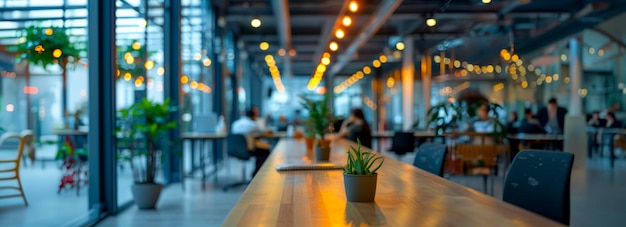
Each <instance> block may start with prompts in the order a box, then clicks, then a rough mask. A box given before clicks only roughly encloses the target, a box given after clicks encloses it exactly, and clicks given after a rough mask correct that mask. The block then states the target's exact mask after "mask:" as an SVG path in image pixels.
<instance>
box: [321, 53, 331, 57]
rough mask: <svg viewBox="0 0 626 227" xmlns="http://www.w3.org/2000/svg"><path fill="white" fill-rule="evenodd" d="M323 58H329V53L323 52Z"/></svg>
mask: <svg viewBox="0 0 626 227" xmlns="http://www.w3.org/2000/svg"><path fill="white" fill-rule="evenodd" d="M322 57H323V58H330V53H328V52H324V54H322Z"/></svg>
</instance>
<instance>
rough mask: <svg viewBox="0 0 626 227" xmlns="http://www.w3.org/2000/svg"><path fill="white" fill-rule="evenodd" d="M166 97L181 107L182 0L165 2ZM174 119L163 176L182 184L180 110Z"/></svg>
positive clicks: (175, 112) (171, 102)
mask: <svg viewBox="0 0 626 227" xmlns="http://www.w3.org/2000/svg"><path fill="white" fill-rule="evenodd" d="M165 9H166V11H165V26H164V34H165V51H164V52H165V66H166V67H165V97H166V98H169V99H170V104H171V105H172V106H176V107H180V105H181V104H182V103H183V102H182V95H180V92H181V89H180V86H181V84H180V82H178V81H179V78H180V75H181V74H182V71H181V70H182V67H181V62H182V61H181V42H180V39H181V35H180V33H181V11H182V10H181V1H180V0H166V1H165ZM170 117H171V118H172V119H177V120H178V126H177V127H176V128H175V129H172V130H171V131H170V135H169V136H170V141H173V142H172V143H171V144H169V146H168V147H169V148H170V149H171V151H173V152H168V154H167V155H166V156H165V157H164V158H165V163H164V165H163V176H164V178H165V180H166V181H167V182H169V183H173V182H180V180H181V178H182V174H183V171H182V166H181V161H180V157H179V156H178V155H176V153H177V152H178V151H182V144H181V143H178V142H177V141H180V128H181V124H182V121H180V119H181V117H180V108H177V110H176V111H174V112H173V113H171V116H170Z"/></svg>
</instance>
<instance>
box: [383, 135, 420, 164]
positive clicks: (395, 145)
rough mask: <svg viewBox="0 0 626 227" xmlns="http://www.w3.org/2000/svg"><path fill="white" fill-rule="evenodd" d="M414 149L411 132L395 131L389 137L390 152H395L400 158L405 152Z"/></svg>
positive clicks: (413, 138)
mask: <svg viewBox="0 0 626 227" xmlns="http://www.w3.org/2000/svg"><path fill="white" fill-rule="evenodd" d="M414 149H415V135H414V134H413V132H395V133H394V134H393V137H392V138H391V148H389V151H390V152H393V153H395V154H396V155H397V156H398V159H401V158H402V156H404V155H405V154H406V153H409V152H413V150H414Z"/></svg>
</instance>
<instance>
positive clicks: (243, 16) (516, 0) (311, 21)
mask: <svg viewBox="0 0 626 227" xmlns="http://www.w3.org/2000/svg"><path fill="white" fill-rule="evenodd" d="M357 2H358V3H359V10H358V11H357V13H355V14H352V13H351V14H350V15H353V16H352V18H353V24H352V26H350V27H349V28H347V29H346V37H345V38H343V39H342V40H340V41H338V44H339V50H338V51H337V53H335V54H334V55H333V60H332V62H333V63H331V65H330V66H329V69H330V68H333V67H335V68H337V69H340V70H338V71H336V73H335V74H337V75H350V74H352V73H354V72H355V71H357V70H358V69H360V68H362V67H363V66H364V65H367V64H370V63H371V61H372V60H373V59H375V58H377V57H378V56H379V55H381V54H382V53H389V51H393V50H395V49H394V47H393V44H394V42H395V40H399V38H401V37H407V36H410V37H412V38H413V40H414V42H415V43H414V47H415V51H416V52H415V53H416V54H420V53H424V52H433V53H434V52H439V51H441V50H445V51H446V52H449V53H450V52H454V54H455V56H456V57H457V58H458V59H464V60H467V61H472V62H476V63H481V62H488V61H491V60H493V58H494V57H497V51H498V50H500V49H501V48H504V47H508V46H510V43H511V41H513V42H514V44H515V46H516V49H517V50H518V51H519V52H525V51H532V50H534V49H537V48H540V47H542V46H545V45H548V44H550V43H551V42H554V41H557V40H559V39H562V38H564V37H566V36H568V35H571V34H574V33H576V32H578V31H581V30H582V29H585V28H588V27H591V26H594V25H596V24H598V23H600V22H601V21H603V20H606V19H607V18H610V17H613V16H616V15H618V14H619V13H621V12H623V11H624V10H625V9H626V1H623V0H605V1H589V0H532V1H531V0H493V1H492V2H491V3H490V4H483V3H482V2H481V0H454V1H452V0H442V1H440V0H404V1H402V0H357ZM392 2H394V3H399V4H398V5H397V7H388V6H389V5H390V3H392ZM344 4H345V2H344V1H338V0H321V1H320V0H291V1H287V0H253V1H244V0H225V1H223V2H222V4H221V6H220V8H221V9H222V12H223V14H224V15H225V17H226V20H227V26H228V27H229V28H231V29H232V30H233V31H235V34H236V35H237V37H238V38H239V39H240V40H242V41H244V42H245V44H246V45H245V46H246V50H247V52H248V53H249V56H250V57H251V58H252V60H253V65H257V66H256V67H259V68H261V69H262V70H265V71H267V69H266V68H264V67H265V62H264V60H263V59H264V56H265V55H266V54H276V53H277V51H278V49H280V48H285V47H286V48H287V49H289V48H292V49H295V50H296V52H297V54H296V55H295V56H293V57H289V56H285V57H283V58H281V59H280V60H278V63H279V68H280V67H286V65H285V64H290V65H291V69H292V71H293V75H296V76H311V75H312V74H313V73H314V70H315V67H316V65H317V64H318V63H319V59H320V58H321V55H322V53H323V52H324V51H327V49H328V48H327V46H328V43H329V42H330V41H332V40H336V39H335V38H334V36H333V35H332V34H333V33H334V31H333V25H334V24H335V21H336V20H337V17H338V15H339V14H340V12H342V7H345V5H344ZM280 5H284V6H285V8H288V15H287V17H288V18H290V19H289V21H284V20H281V18H285V17H282V14H283V13H286V10H281V8H280ZM282 9H284V8H282ZM385 10H387V11H390V12H385ZM281 11H282V12H281ZM376 13H379V14H378V15H381V14H380V13H392V15H391V16H389V17H388V18H387V20H384V18H380V17H377V16H376V15H377V14H376ZM428 14H434V17H435V18H436V19H437V25H436V26H435V27H434V28H430V27H427V26H426V25H425V23H424V20H425V19H424V18H425V17H426V16H427V15H428ZM255 16H258V17H260V18H261V19H262V21H263V24H262V26H261V27H260V28H252V27H251V26H250V20H251V19H252V18H253V17H255ZM377 20H382V21H377ZM371 22H381V25H380V26H378V29H375V33H374V35H372V36H371V37H367V39H366V41H365V42H362V43H360V44H361V45H356V44H359V43H355V40H357V39H358V35H357V34H362V33H363V32H364V30H365V29H367V28H368V25H371ZM281 26H284V27H288V29H287V30H286V31H287V32H288V33H289V34H287V35H281V34H280V30H281ZM284 27H282V29H284ZM289 29H290V32H289ZM511 37H513V38H511ZM261 41H267V42H269V43H270V49H269V50H267V51H262V50H260V49H259V42H261ZM289 46H290V47H289ZM348 46H355V47H357V48H356V49H354V50H355V51H354V52H353V53H352V54H351V55H350V56H344V55H346V53H345V52H346V49H347V47H348ZM493 53H496V54H493ZM342 57H347V58H346V59H348V60H347V61H346V64H340V66H335V65H337V64H339V63H338V62H339V61H338V60H337V59H339V58H342ZM328 74H333V72H332V71H331V70H328V71H327V74H326V75H328Z"/></svg>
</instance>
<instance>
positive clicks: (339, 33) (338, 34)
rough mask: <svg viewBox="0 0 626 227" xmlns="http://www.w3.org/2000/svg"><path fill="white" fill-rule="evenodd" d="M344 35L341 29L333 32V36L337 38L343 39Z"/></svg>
mask: <svg viewBox="0 0 626 227" xmlns="http://www.w3.org/2000/svg"><path fill="white" fill-rule="evenodd" d="M344 35H345V33H344V32H343V30H341V29H337V31H336V32H335V37H337V39H343V37H344Z"/></svg>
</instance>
